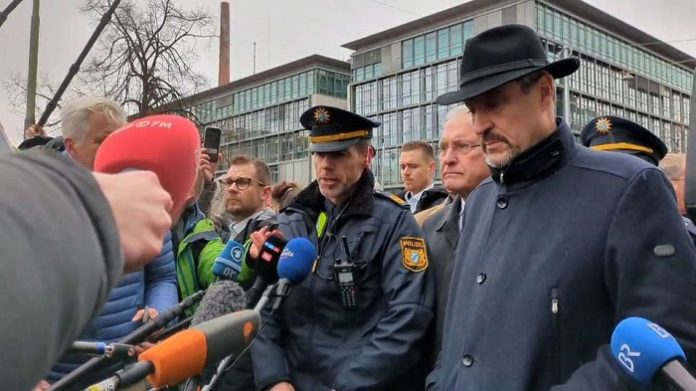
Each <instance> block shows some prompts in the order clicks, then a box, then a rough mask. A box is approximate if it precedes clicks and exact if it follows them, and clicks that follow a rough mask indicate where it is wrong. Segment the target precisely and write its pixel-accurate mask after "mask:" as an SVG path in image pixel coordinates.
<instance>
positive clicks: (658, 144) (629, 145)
mask: <svg viewBox="0 0 696 391" xmlns="http://www.w3.org/2000/svg"><path fill="white" fill-rule="evenodd" d="M580 142H581V143H582V145H584V146H586V147H590V148H592V149H595V150H598V151H610V152H620V153H626V154H629V155H632V156H635V157H637V158H640V159H643V160H645V161H646V162H648V163H650V164H652V165H655V166H659V165H660V162H661V161H662V159H663V158H664V157H665V155H667V146H666V145H665V143H663V142H662V140H660V138H659V137H657V136H656V135H655V134H654V133H653V132H651V131H649V130H648V129H645V128H644V127H642V126H640V125H638V124H637V123H635V122H633V121H629V120H627V119H623V118H619V117H614V116H610V115H608V116H604V117H597V118H595V119H593V120H592V121H590V122H589V123H588V124H587V125H585V127H584V128H582V133H581V134H580ZM660 169H661V170H662V171H663V172H664V171H665V170H664V169H662V167H660ZM667 177H668V179H670V180H671V178H669V175H668V176H667ZM681 178H684V172H683V171H682V173H681ZM672 185H673V187H674V190H675V193H676V194H675V199H676V201H677V210H679V213H680V214H681V215H682V221H683V223H684V227H685V228H686V232H688V233H689V236H691V240H692V241H693V242H694V243H696V226H694V223H693V222H692V221H691V219H689V218H688V217H687V216H686V213H685V211H683V209H682V208H683V207H680V205H679V202H680V198H679V193H678V192H677V187H676V186H674V183H672ZM683 201H684V199H683V196H682V198H681V202H683Z"/></svg>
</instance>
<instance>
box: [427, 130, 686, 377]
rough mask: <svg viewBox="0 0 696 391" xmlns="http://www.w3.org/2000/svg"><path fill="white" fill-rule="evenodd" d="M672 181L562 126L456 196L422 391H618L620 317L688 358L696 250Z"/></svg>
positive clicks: (621, 375) (644, 165) (628, 157)
mask: <svg viewBox="0 0 696 391" xmlns="http://www.w3.org/2000/svg"><path fill="white" fill-rule="evenodd" d="M670 189H671V187H670V184H669V182H668V181H667V180H666V178H665V177H664V175H663V174H662V173H661V172H660V171H659V170H658V169H657V168H656V167H654V166H652V165H649V164H648V163H646V162H643V161H641V160H639V159H635V158H633V157H630V156H626V155H623V154H615V153H605V152H598V151H593V150H590V149H588V148H585V147H583V146H581V145H579V144H576V143H575V141H574V139H573V135H572V133H571V131H570V129H569V128H568V126H567V125H566V124H561V125H560V126H559V128H558V129H557V130H556V132H555V133H553V134H552V135H551V136H549V137H548V138H547V139H546V140H544V141H542V142H541V143H540V144H538V145H536V146H535V147H533V148H532V149H531V150H528V151H526V152H524V153H523V154H522V155H520V156H518V157H517V158H515V159H514V161H513V162H512V164H511V166H509V167H508V168H507V169H506V170H505V171H504V172H503V171H494V172H493V178H489V179H487V180H485V181H484V182H483V183H482V184H481V185H480V186H479V188H478V189H477V190H475V191H474V192H473V193H472V194H471V195H470V196H469V198H468V199H467V205H466V210H465V216H466V217H465V218H466V221H465V225H464V228H463V231H462V234H461V236H460V240H459V244H458V246H457V250H456V261H455V267H454V272H453V275H452V282H451V286H450V291H449V301H448V304H447V314H446V315H445V324H444V331H443V333H444V334H443V347H442V350H441V354H440V359H439V368H438V369H436V370H435V372H433V373H432V374H431V375H430V377H429V379H430V381H431V382H430V388H429V389H431V390H435V389H438V390H447V391H456V390H506V391H517V390H520V391H521V390H549V389H552V390H584V391H586V390H593V391H603V390H624V389H627V388H628V384H631V382H630V381H629V380H628V378H627V376H626V375H625V374H624V373H623V371H622V369H621V368H620V367H619V366H618V364H617V363H616V360H615V359H614V357H613V356H612V355H611V352H610V349H609V346H608V345H607V344H608V343H609V341H610V339H611V335H612V331H613V329H614V327H615V326H616V324H617V323H618V322H619V321H621V320H622V319H624V318H626V317H629V316H640V317H644V318H646V319H649V320H651V321H653V322H656V323H657V324H659V325H661V326H663V327H664V328H665V329H667V330H668V331H669V332H671V333H672V334H673V335H674V336H675V337H676V338H677V339H678V340H679V342H680V344H681V346H682V347H683V348H684V351H685V352H686V356H687V357H688V358H690V360H694V358H696V311H694V310H693V308H694V303H696V289H695V287H696V250H695V249H694V245H693V243H692V242H691V240H690V238H689V236H688V234H687V231H686V230H685V229H684V223H683V222H682V219H681V217H680V216H679V212H678V211H677V208H676V203H675V201H674V196H673V195H672V192H671V190H670ZM658 246H660V247H658ZM660 248H662V249H665V248H667V249H671V250H673V251H659V249H660ZM692 364H693V361H692Z"/></svg>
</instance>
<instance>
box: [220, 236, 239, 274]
mask: <svg viewBox="0 0 696 391" xmlns="http://www.w3.org/2000/svg"><path fill="white" fill-rule="evenodd" d="M243 257H244V246H242V245H241V244H239V243H238V242H235V241H234V240H231V239H230V241H229V242H227V245H226V246H225V248H224V249H223V250H222V252H221V253H220V255H219V256H218V257H217V259H215V263H214V264H213V274H215V275H216V276H218V277H220V278H223V279H228V280H234V279H236V278H237V275H238V274H239V272H241V271H242V258H243Z"/></svg>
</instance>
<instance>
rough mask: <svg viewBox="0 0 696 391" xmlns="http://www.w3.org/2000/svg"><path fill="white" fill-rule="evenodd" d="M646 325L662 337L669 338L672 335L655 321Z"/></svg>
mask: <svg viewBox="0 0 696 391" xmlns="http://www.w3.org/2000/svg"><path fill="white" fill-rule="evenodd" d="M648 327H649V328H650V329H651V330H652V331H654V332H655V334H657V335H658V336H659V337H660V338H662V339H665V338H669V337H671V336H672V334H670V333H669V332H668V331H667V330H665V329H663V328H662V327H660V326H659V325H657V324H655V323H648Z"/></svg>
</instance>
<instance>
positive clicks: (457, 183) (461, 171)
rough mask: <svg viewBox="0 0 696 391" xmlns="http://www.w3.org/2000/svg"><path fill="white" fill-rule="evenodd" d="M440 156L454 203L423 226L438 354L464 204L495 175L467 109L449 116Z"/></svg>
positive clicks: (460, 109)
mask: <svg viewBox="0 0 696 391" xmlns="http://www.w3.org/2000/svg"><path fill="white" fill-rule="evenodd" d="M439 154H440V171H441V172H442V183H443V185H444V187H445V189H446V190H447V191H448V192H449V193H450V194H452V195H453V196H454V199H453V201H452V202H450V203H449V204H447V206H445V207H444V208H442V209H440V210H439V211H437V212H435V213H434V214H433V215H431V216H430V217H428V218H427V219H426V220H425V222H424V224H423V232H425V240H426V243H428V254H429V255H430V260H431V261H432V266H431V267H432V272H433V275H434V276H435V292H436V295H435V323H434V343H433V345H432V346H433V348H434V353H435V354H437V352H438V351H439V350H440V345H441V342H442V323H443V321H444V318H445V305H447V291H448V290H449V282H450V277H451V276H452V269H453V267H454V249H455V248H456V247H457V242H458V241H459V231H460V230H461V228H462V225H463V223H464V222H463V217H464V213H463V212H464V203H465V201H466V198H467V197H468V196H469V193H471V192H472V191H473V190H474V189H475V188H476V186H478V185H479V183H481V181H483V180H484V179H486V178H487V177H488V176H490V174H491V173H490V171H489V170H488V166H486V162H485V160H484V159H483V151H482V150H481V145H480V142H479V139H478V136H477V135H476V133H475V132H474V124H473V123H472V122H471V113H469V110H468V109H467V108H466V106H463V105H462V106H457V107H455V108H454V109H452V110H451V111H450V112H449V113H448V114H447V117H446V119H445V126H444V129H443V131H442V137H441V138H440V147H439Z"/></svg>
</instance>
